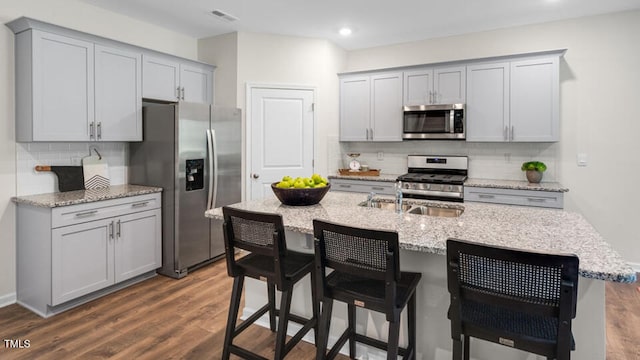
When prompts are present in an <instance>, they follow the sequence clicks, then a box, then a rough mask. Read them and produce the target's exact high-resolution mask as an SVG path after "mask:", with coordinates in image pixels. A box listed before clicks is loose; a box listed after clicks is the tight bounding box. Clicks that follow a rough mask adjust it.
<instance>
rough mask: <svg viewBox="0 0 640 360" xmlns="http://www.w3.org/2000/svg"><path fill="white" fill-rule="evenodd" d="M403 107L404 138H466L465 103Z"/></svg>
mask: <svg viewBox="0 0 640 360" xmlns="http://www.w3.org/2000/svg"><path fill="white" fill-rule="evenodd" d="M403 109H404V120H403V122H404V124H403V134H402V138H403V139H408V140H419V139H443V140H447V139H449V140H464V139H465V127H466V120H465V117H464V112H465V106H464V104H448V105H419V106H405V107H404V108H403Z"/></svg>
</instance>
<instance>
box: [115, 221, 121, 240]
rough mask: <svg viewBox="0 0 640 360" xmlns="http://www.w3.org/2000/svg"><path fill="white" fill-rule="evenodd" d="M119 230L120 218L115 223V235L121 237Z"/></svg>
mask: <svg viewBox="0 0 640 360" xmlns="http://www.w3.org/2000/svg"><path fill="white" fill-rule="evenodd" d="M120 230H121V226H120V220H118V222H117V223H116V235H117V236H118V237H121V235H120Z"/></svg>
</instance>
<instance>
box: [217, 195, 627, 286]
mask: <svg viewBox="0 0 640 360" xmlns="http://www.w3.org/2000/svg"><path fill="white" fill-rule="evenodd" d="M365 200H366V194H358V193H349V192H329V193H327V195H326V196H325V197H324V199H322V201H321V202H320V204H318V205H313V206H302V207H296V206H286V205H282V204H281V203H280V202H279V201H278V200H277V199H275V198H271V199H265V200H258V201H246V202H241V203H238V204H234V205H233V207H237V208H241V209H247V210H253V211H262V212H272V213H279V214H282V216H283V219H284V225H285V228H286V229H288V230H292V231H296V232H301V233H306V234H312V233H313V224H312V220H313V219H324V220H328V221H333V222H338V223H345V224H348V225H350V226H360V227H373V228H379V229H386V230H394V231H397V232H398V234H399V237H400V246H401V247H402V248H403V249H406V250H412V251H421V252H428V253H435V254H441V255H444V254H445V252H446V247H445V242H446V240H447V239H448V238H451V237H453V238H459V239H466V240H471V241H477V242H480V243H485V244H491V245H501V246H508V247H514V248H520V249H525V250H536V251H544V252H560V253H572V254H576V255H577V256H578V257H579V258H580V275H581V276H583V277H586V278H593V279H600V280H608V281H615V282H634V281H635V280H636V274H635V272H634V271H633V269H632V268H631V267H630V266H629V265H628V264H627V262H626V261H625V260H624V259H623V258H622V257H621V256H620V254H618V253H617V252H616V251H615V250H613V249H612V248H611V246H610V245H609V244H608V243H607V242H606V241H604V239H603V238H602V236H600V234H599V233H598V232H597V231H596V230H595V229H594V228H593V226H591V225H590V224H589V223H588V222H587V221H586V220H585V219H584V217H582V215H580V214H577V213H573V212H569V211H564V210H557V209H543V208H533V207H524V206H508V205H494V204H484V203H464V204H460V203H444V202H437V204H441V205H451V206H460V205H462V206H464V208H465V210H464V213H463V214H462V215H461V216H460V217H458V218H445V217H432V216H425V215H414V214H406V213H404V214H396V213H394V212H393V211H390V210H383V209H376V208H366V207H361V206H358V204H359V203H361V202H363V201H365ZM205 215H206V216H208V217H211V218H218V219H221V218H222V209H220V208H218V209H213V210H209V211H207V212H206V213H205Z"/></svg>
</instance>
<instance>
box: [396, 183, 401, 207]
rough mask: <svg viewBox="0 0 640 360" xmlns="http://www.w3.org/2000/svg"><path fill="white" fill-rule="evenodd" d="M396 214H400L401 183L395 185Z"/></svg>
mask: <svg viewBox="0 0 640 360" xmlns="http://www.w3.org/2000/svg"><path fill="white" fill-rule="evenodd" d="M396 212H397V213H398V214H400V213H402V181H398V182H397V183H396Z"/></svg>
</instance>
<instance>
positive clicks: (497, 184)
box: [464, 179, 569, 192]
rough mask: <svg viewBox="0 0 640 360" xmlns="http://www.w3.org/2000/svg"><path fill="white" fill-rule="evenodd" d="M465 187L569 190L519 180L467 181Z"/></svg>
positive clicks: (551, 183)
mask: <svg viewBox="0 0 640 360" xmlns="http://www.w3.org/2000/svg"><path fill="white" fill-rule="evenodd" d="M464 186H468V187H484V188H496V189H513V190H535V191H556V192H567V191H569V189H568V188H566V187H563V186H562V185H560V184H559V183H557V182H544V181H543V182H541V183H539V184H533V183H530V182H528V181H518V180H495V179H467V180H466V181H465V182H464Z"/></svg>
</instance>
